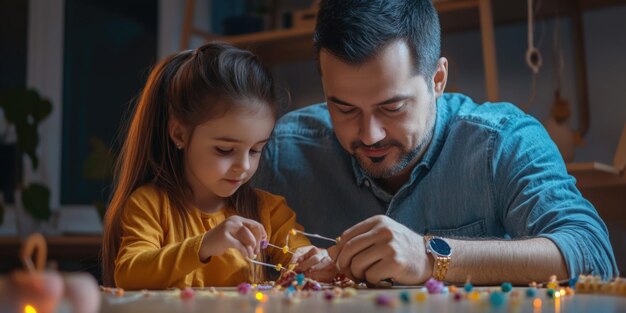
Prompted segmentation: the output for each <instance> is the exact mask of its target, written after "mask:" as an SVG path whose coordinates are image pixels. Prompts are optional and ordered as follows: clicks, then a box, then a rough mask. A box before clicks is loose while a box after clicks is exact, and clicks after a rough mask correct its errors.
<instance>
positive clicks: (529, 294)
mask: <svg viewBox="0 0 626 313" xmlns="http://www.w3.org/2000/svg"><path fill="white" fill-rule="evenodd" d="M535 296H537V288H533V287H530V288H528V289H526V297H528V298H534V297H535Z"/></svg>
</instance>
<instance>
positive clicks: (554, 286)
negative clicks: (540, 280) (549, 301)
mask: <svg viewBox="0 0 626 313" xmlns="http://www.w3.org/2000/svg"><path fill="white" fill-rule="evenodd" d="M546 288H548V289H558V288H559V284H558V283H557V282H554V281H551V282H549V283H548V284H547V285H546Z"/></svg>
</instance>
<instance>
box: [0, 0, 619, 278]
mask: <svg viewBox="0 0 626 313" xmlns="http://www.w3.org/2000/svg"><path fill="white" fill-rule="evenodd" d="M528 1H531V2H530V3H529V2H528ZM528 1H526V0H493V1H489V0H444V1H435V4H436V6H437V9H438V11H439V12H440V18H441V24H442V30H443V32H442V56H445V57H447V58H448V60H449V65H450V68H449V82H448V88H447V89H448V91H450V92H462V93H465V94H467V95H469V96H471V97H472V98H473V99H474V100H475V101H477V102H484V101H506V102H512V103H514V104H516V105H517V106H519V107H520V108H521V109H523V110H524V111H526V112H528V113H529V114H531V115H533V116H534V117H536V118H537V119H538V120H540V121H542V122H543V123H544V124H545V125H546V128H547V129H548V131H549V132H550V134H551V136H553V139H554V140H555V142H557V145H558V146H559V148H560V150H561V152H562V154H563V158H564V160H565V161H566V162H567V164H568V170H569V171H570V173H571V174H572V175H573V176H575V177H576V178H577V179H578V186H579V188H580V189H581V191H582V192H583V194H584V195H585V196H586V197H587V198H588V199H589V200H590V201H591V202H592V203H593V204H594V205H595V206H596V208H597V209H598V211H599V212H600V214H601V216H602V217H603V218H604V220H605V221H606V223H607V225H608V227H609V230H610V236H611V241H612V243H613V247H614V249H615V252H616V257H617V258H618V263H619V266H620V268H621V270H622V271H626V178H625V176H624V165H625V164H626V128H625V123H626V83H625V82H626V74H625V73H626V58H625V57H624V56H625V55H626V35H625V34H624V33H625V31H626V1H625V0H622V1H618V0H612V1H610V0H602V1H590V0H589V1H587V0H574V1H568V0H535V1H533V0H528ZM529 4H530V7H529ZM529 9H530V11H529ZM529 12H530V14H529ZM315 14H316V9H315V3H314V1H311V0H228V1H227V0H195V1H193V0H133V1H122V0H0V188H1V189H2V196H0V273H6V272H8V271H10V270H12V269H15V268H17V267H20V266H21V265H20V263H19V261H18V259H17V251H18V248H19V243H20V238H22V237H23V236H25V235H26V234H28V233H31V232H33V231H40V232H43V233H44V234H45V235H46V237H47V240H48V244H49V245H50V249H49V254H50V258H51V259H55V260H56V261H57V266H58V267H59V269H61V270H65V271H89V272H91V273H92V274H93V275H94V276H96V277H97V278H98V279H99V275H100V274H99V265H98V254H99V250H100V240H101V239H100V234H101V230H102V226H101V216H102V214H103V212H104V208H105V207H106V203H107V200H108V198H109V193H110V191H111V179H112V164H113V160H114V159H115V156H116V153H117V150H118V148H119V146H120V141H119V138H118V136H119V133H120V129H121V125H122V124H123V122H124V121H126V119H127V118H128V117H129V116H128V114H129V111H130V110H131V109H132V107H133V105H134V104H135V99H136V97H137V96H138V94H139V92H140V88H141V87H142V85H143V84H144V82H145V80H146V78H147V75H148V73H149V70H150V68H151V66H153V65H154V64H155V62H157V61H158V60H160V59H161V58H163V57H164V56H166V55H169V54H171V53H175V52H177V51H180V50H183V49H190V48H195V47H197V46H199V45H201V44H202V43H203V42H206V41H207V40H224V41H228V42H231V43H233V44H235V45H238V46H241V47H244V48H249V49H252V50H253V51H255V52H257V53H259V54H260V55H261V57H262V58H263V60H264V61H266V62H267V63H268V64H269V65H270V67H271V69H272V71H273V72H274V74H275V76H276V78H277V80H278V82H279V84H280V85H281V86H282V87H284V88H286V89H287V90H289V92H290V95H291V104H290V106H289V107H288V108H286V109H285V111H288V110H292V109H295V108H299V107H302V106H306V105H310V104H314V103H318V102H322V101H324V98H323V93H322V87H321V83H320V80H319V75H318V72H317V68H316V62H315V60H314V57H313V54H312V46H311V34H312V28H313V25H314V23H315ZM529 34H532V38H529ZM532 47H535V48H536V49H537V51H538V52H539V54H540V57H541V63H540V64H539V62H538V58H537V57H534V58H531V60H529V61H530V63H531V64H530V65H532V66H535V67H536V68H537V71H536V72H534V71H533V70H532V68H531V66H530V65H529V64H528V62H527V60H526V54H527V51H528V50H529V48H532ZM620 142H621V146H620Z"/></svg>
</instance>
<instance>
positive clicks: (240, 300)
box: [101, 288, 626, 313]
mask: <svg viewBox="0 0 626 313" xmlns="http://www.w3.org/2000/svg"><path fill="white" fill-rule="evenodd" d="M476 289H477V290H482V291H486V290H488V289H492V290H499V288H476ZM526 289H527V288H515V289H514V291H516V292H517V294H518V296H519V298H518V300H519V302H518V304H514V303H513V302H514V301H511V294H510V293H508V294H506V295H505V303H504V304H503V305H502V306H500V307H494V306H492V305H491V303H490V301H489V298H488V297H489V296H488V295H483V296H481V299H479V300H467V299H463V300H461V301H455V300H454V299H453V295H451V294H436V295H427V296H426V300H423V301H421V302H418V301H417V300H416V297H415V295H416V294H417V293H418V289H416V288H409V289H396V288H394V289H367V290H358V291H357V295H355V296H353V297H349V298H335V299H333V300H331V301H329V300H326V299H325V298H324V292H314V293H312V294H311V297H310V298H308V299H302V300H301V301H300V302H299V303H289V302H287V301H286V300H285V295H284V292H278V293H276V294H272V292H270V291H264V292H263V293H264V295H265V296H266V297H267V298H266V299H267V300H265V301H264V302H259V301H257V300H256V299H255V293H250V294H249V295H248V296H241V295H239V294H238V293H237V292H236V291H235V290H234V288H219V289H218V290H220V291H223V296H218V295H215V294H213V293H210V292H209V291H207V290H201V291H196V297H195V299H192V300H181V299H180V297H179V291H177V290H172V291H157V292H151V293H150V294H149V295H148V296H145V295H142V294H141V292H126V293H125V295H124V297H122V298H119V297H116V296H113V295H110V294H103V298H102V307H101V312H103V313H104V312H119V313H124V312H150V313H158V312H254V313H263V312H294V313H296V312H297V313H308V312H316V313H317V312H338V313H339V312H342V313H344V312H345V313H351V312H354V313H364V312H626V297H620V296H612V295H611V296H609V295H591V294H575V295H571V296H565V297H561V298H559V299H558V300H557V299H550V298H549V297H547V295H546V290H545V289H539V290H538V293H537V296H538V299H540V302H541V303H540V304H539V305H538V306H537V304H538V303H536V302H535V306H533V303H534V301H535V300H534V298H526V296H525V294H526ZM401 292H408V293H409V295H410V300H411V301H410V303H408V304H406V303H403V302H401V301H399V300H398V299H399V294H400V293H401ZM381 294H385V295H390V296H392V297H393V299H395V300H396V301H397V302H396V304H395V305H393V306H391V307H386V306H380V305H377V304H376V301H375V299H376V296H378V295H381Z"/></svg>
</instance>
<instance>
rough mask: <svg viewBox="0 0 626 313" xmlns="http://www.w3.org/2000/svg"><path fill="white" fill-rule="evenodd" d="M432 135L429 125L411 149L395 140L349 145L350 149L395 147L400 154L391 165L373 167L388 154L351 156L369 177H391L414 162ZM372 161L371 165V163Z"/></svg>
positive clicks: (431, 128) (354, 154)
mask: <svg viewBox="0 0 626 313" xmlns="http://www.w3.org/2000/svg"><path fill="white" fill-rule="evenodd" d="M432 137H433V127H429V129H428V132H427V133H426V135H425V136H423V137H422V139H421V141H420V143H419V144H418V145H417V146H416V147H415V148H414V149H412V150H408V149H406V147H405V146H404V145H402V144H401V143H400V142H398V141H396V140H393V139H392V140H381V141H379V142H377V143H375V144H373V145H370V146H366V145H364V144H363V143H362V142H361V141H355V142H353V143H352V144H351V145H350V147H351V148H352V151H356V150H357V148H360V147H368V148H374V149H381V148H387V147H397V148H398V149H399V150H400V156H399V157H398V160H397V161H396V162H395V163H394V164H393V165H391V166H390V167H387V168H384V167H380V168H375V165H376V164H379V163H382V162H384V161H385V159H386V158H388V157H389V155H385V156H382V157H363V156H359V155H357V154H356V153H353V156H354V157H355V158H356V160H357V162H358V163H359V165H360V166H361V168H362V169H363V171H364V172H365V174H366V175H367V176H369V177H371V178H375V179H387V178H390V177H393V176H395V175H397V174H399V173H400V172H402V171H403V170H404V169H406V168H407V167H409V166H411V165H413V164H414V161H415V160H416V159H417V158H418V157H419V156H420V155H422V152H423V150H424V149H425V148H426V147H427V146H428V144H429V143H430V141H431V139H432ZM372 163H373V165H374V166H373V165H372Z"/></svg>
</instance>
